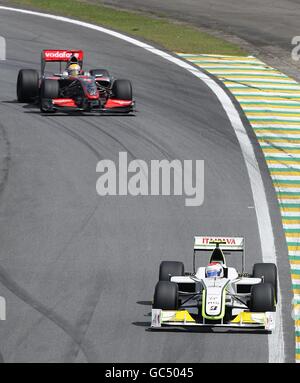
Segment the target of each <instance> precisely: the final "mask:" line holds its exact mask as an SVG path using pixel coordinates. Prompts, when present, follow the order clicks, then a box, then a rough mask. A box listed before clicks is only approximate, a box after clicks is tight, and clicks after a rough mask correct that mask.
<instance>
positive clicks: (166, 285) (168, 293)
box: [153, 281, 178, 310]
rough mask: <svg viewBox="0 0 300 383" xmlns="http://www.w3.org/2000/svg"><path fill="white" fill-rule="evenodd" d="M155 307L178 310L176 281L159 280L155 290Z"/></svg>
mask: <svg viewBox="0 0 300 383" xmlns="http://www.w3.org/2000/svg"><path fill="white" fill-rule="evenodd" d="M153 308H154V309H161V310H177V309H178V286H177V284H176V283H173V282H167V281H160V282H157V284H156V286H155V292H154V301H153Z"/></svg>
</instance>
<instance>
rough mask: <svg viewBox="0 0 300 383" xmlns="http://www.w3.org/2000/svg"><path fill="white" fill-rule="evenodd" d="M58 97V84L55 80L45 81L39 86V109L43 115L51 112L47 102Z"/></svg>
mask: <svg viewBox="0 0 300 383" xmlns="http://www.w3.org/2000/svg"><path fill="white" fill-rule="evenodd" d="M58 96H59V83H58V81H57V80H50V79H45V80H44V81H43V82H42V84H41V91H40V109H41V112H43V113H47V112H48V113H49V112H51V113H52V112H53V110H52V109H51V108H50V107H49V102H48V101H47V100H52V99H53V98H57V97H58Z"/></svg>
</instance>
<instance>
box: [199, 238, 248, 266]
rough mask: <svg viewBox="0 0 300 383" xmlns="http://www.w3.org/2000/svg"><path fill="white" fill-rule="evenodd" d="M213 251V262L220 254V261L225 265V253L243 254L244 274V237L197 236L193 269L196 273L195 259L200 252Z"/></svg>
mask: <svg viewBox="0 0 300 383" xmlns="http://www.w3.org/2000/svg"><path fill="white" fill-rule="evenodd" d="M209 250H212V251H213V252H212V256H211V261H213V260H214V259H213V256H214V255H216V254H219V259H218V260H221V261H222V262H223V263H225V258H224V254H223V251H226V252H235V251H236V252H242V272H243V273H244V271H245V239H244V237H224V236H196V237H195V238H194V258H193V267H194V272H195V271H196V270H195V269H196V267H195V258H196V253H197V252H198V251H209Z"/></svg>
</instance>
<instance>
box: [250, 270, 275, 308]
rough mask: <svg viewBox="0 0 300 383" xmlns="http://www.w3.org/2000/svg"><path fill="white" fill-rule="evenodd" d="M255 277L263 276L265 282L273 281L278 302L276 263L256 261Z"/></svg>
mask: <svg viewBox="0 0 300 383" xmlns="http://www.w3.org/2000/svg"><path fill="white" fill-rule="evenodd" d="M252 275H253V277H254V278H263V283H271V285H272V286H273V289H274V294H275V300H276V302H277V285H278V283H277V267H276V265H275V264H274V263H255V264H254V265H253V273H252Z"/></svg>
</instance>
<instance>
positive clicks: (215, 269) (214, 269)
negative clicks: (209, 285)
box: [205, 262, 224, 278]
mask: <svg viewBox="0 0 300 383" xmlns="http://www.w3.org/2000/svg"><path fill="white" fill-rule="evenodd" d="M205 276H206V278H223V276H224V269H223V267H222V265H221V264H220V263H219V262H212V263H210V264H209V265H207V267H206V269H205Z"/></svg>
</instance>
